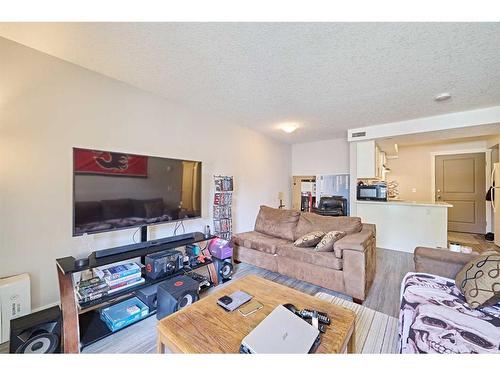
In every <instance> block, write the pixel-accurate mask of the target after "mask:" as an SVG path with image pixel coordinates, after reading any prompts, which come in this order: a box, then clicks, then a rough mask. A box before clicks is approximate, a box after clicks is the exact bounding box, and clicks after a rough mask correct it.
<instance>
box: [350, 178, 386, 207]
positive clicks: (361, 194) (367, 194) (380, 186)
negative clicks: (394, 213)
mask: <svg viewBox="0 0 500 375" xmlns="http://www.w3.org/2000/svg"><path fill="white" fill-rule="evenodd" d="M356 199H357V200H358V201H384V202H385V201H387V184H386V183H385V182H379V183H376V184H372V185H367V184H364V183H363V182H362V181H360V182H359V183H358V186H357V188H356Z"/></svg>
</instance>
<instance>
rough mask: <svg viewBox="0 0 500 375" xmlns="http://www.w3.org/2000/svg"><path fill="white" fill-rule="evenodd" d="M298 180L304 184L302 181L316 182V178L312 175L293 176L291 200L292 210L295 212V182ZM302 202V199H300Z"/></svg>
mask: <svg viewBox="0 0 500 375" xmlns="http://www.w3.org/2000/svg"><path fill="white" fill-rule="evenodd" d="M296 180H299V181H301V182H302V180H316V176H312V175H299V176H292V199H291V205H290V209H291V210H293V209H294V208H293V205H294V203H295V202H294V199H295V198H296V197H295V194H294V190H295V189H294V184H295V181H296ZM299 200H300V198H299ZM298 211H300V203H299V209H298Z"/></svg>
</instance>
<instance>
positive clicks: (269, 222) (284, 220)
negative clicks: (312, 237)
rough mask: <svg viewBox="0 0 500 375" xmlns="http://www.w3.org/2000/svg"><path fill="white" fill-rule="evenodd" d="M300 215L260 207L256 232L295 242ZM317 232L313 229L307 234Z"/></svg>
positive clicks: (256, 221) (293, 212)
mask: <svg viewBox="0 0 500 375" xmlns="http://www.w3.org/2000/svg"><path fill="white" fill-rule="evenodd" d="M299 216H300V213H299V212H297V211H292V210H278V209H276V208H271V207H267V206H260V211H259V214H258V215H257V219H256V220H255V231H257V232H260V233H263V234H267V235H269V236H272V237H278V238H282V239H284V240H289V241H294V240H295V239H296V238H294V231H295V227H296V226H297V221H298V220H299ZM313 230H316V228H313V229H312V230H310V231H307V232H305V233H303V235H304V234H306V233H309V232H312V231H313Z"/></svg>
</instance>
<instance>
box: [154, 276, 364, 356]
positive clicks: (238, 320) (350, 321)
mask: <svg viewBox="0 0 500 375" xmlns="http://www.w3.org/2000/svg"><path fill="white" fill-rule="evenodd" d="M237 290H242V291H244V292H246V293H248V294H250V295H252V296H253V297H254V299H256V300H257V301H259V302H260V303H262V304H263V305H264V307H263V308H261V309H260V310H258V311H257V312H255V313H253V314H251V315H249V316H246V317H243V316H242V315H241V314H240V313H239V312H238V311H237V310H235V311H232V312H227V311H225V310H224V309H222V308H221V307H220V306H218V305H217V299H218V298H220V297H222V296H223V295H229V294H231V293H233V292H235V291H237ZM285 303H292V304H294V305H295V306H297V308H307V309H316V310H318V311H323V312H326V313H327V314H328V316H329V317H330V319H331V325H330V326H327V330H326V333H324V334H322V335H321V336H322V337H321V344H320V346H319V347H318V349H317V350H316V353H345V352H346V351H347V352H348V353H354V352H355V342H354V320H355V318H356V315H355V313H354V312H353V311H352V310H349V309H346V308H344V307H341V306H338V305H334V304H331V303H328V302H326V301H322V300H320V299H317V298H315V297H312V296H310V295H307V294H305V293H302V292H299V291H296V290H294V289H291V288H288V287H286V286H283V285H281V284H277V283H275V282H272V281H269V280H266V279H263V278H261V277H258V276H255V275H250V276H246V277H244V278H242V279H240V280H237V281H234V282H231V283H229V284H228V285H227V286H225V287H223V288H221V289H220V290H217V291H216V292H214V293H213V294H211V295H209V296H207V297H204V298H202V299H201V300H200V301H198V302H196V303H195V304H193V305H191V306H189V307H187V308H184V309H182V310H181V311H178V312H176V313H174V314H172V315H169V316H167V317H166V318H164V319H162V320H161V321H160V322H158V352H159V353H164V352H165V348H168V349H169V351H171V352H173V353H239V349H240V344H241V340H242V339H243V338H244V337H245V336H246V335H248V333H250V331H251V330H252V329H254V328H255V327H256V326H257V324H259V323H260V322H261V321H262V320H263V319H264V318H265V317H266V316H267V315H268V314H269V313H271V311H273V310H274V308H275V307H276V306H278V305H280V304H285Z"/></svg>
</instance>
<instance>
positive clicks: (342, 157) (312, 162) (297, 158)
mask: <svg viewBox="0 0 500 375" xmlns="http://www.w3.org/2000/svg"><path fill="white" fill-rule="evenodd" d="M337 173H349V144H348V143H347V139H343V138H337V139H329V140H325V141H318V142H308V143H297V144H294V145H292V175H293V176H307V175H318V174H337Z"/></svg>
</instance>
